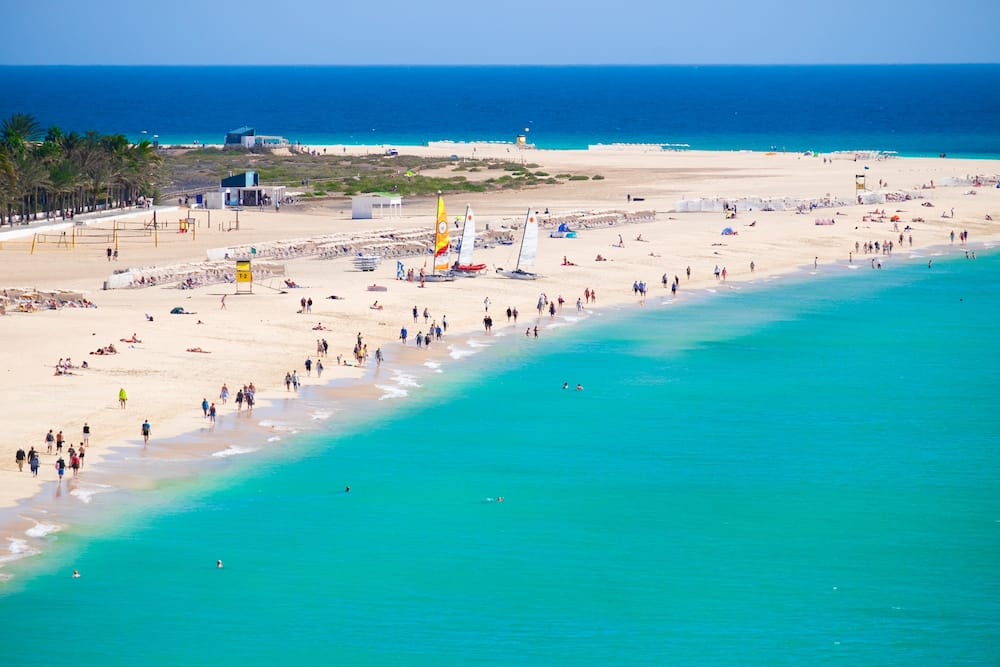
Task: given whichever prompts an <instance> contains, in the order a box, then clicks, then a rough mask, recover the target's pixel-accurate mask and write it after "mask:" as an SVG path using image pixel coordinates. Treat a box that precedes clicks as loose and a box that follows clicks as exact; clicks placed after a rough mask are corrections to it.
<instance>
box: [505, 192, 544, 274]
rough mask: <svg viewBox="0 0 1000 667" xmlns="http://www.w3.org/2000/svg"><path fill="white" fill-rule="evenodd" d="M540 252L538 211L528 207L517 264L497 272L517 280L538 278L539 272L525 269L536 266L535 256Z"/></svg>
mask: <svg viewBox="0 0 1000 667" xmlns="http://www.w3.org/2000/svg"><path fill="white" fill-rule="evenodd" d="M537 254H538V213H532V212H531V209H530V208H529V209H528V214H527V215H526V216H525V217H524V230H523V232H522V234H521V250H520V251H519V252H518V254H517V266H516V267H514V270H513V271H504V270H503V269H497V273H499V274H500V275H502V276H504V277H506V278H515V279H517V280H536V279H537V278H538V274H537V273H531V272H530V271H525V269H530V268H532V267H533V266H535V256H536V255H537Z"/></svg>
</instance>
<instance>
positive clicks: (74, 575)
mask: <svg viewBox="0 0 1000 667" xmlns="http://www.w3.org/2000/svg"><path fill="white" fill-rule="evenodd" d="M73 578H74V579H79V578H80V571H79V570H73Z"/></svg>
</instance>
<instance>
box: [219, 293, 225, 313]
mask: <svg viewBox="0 0 1000 667" xmlns="http://www.w3.org/2000/svg"><path fill="white" fill-rule="evenodd" d="M225 309H226V295H225V294H223V295H222V301H220V302H219V310H225Z"/></svg>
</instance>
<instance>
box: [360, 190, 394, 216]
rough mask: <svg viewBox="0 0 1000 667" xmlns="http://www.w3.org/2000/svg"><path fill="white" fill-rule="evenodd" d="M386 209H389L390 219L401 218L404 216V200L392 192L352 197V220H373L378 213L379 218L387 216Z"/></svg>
mask: <svg viewBox="0 0 1000 667" xmlns="http://www.w3.org/2000/svg"><path fill="white" fill-rule="evenodd" d="M386 209H389V217H390V218H399V217H402V215H403V198H402V197H401V196H400V195H396V194H392V193H391V192H369V193H366V194H363V195H358V196H356V197H351V219H352V220H371V219H372V218H374V217H375V211H376V210H377V211H378V214H379V217H380V218H383V217H385V216H386Z"/></svg>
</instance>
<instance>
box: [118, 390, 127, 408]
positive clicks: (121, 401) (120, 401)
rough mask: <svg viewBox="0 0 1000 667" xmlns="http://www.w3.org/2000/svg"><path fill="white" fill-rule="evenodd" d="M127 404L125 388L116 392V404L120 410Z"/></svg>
mask: <svg viewBox="0 0 1000 667" xmlns="http://www.w3.org/2000/svg"><path fill="white" fill-rule="evenodd" d="M127 402H128V394H127V393H125V388H124V387H122V388H121V389H119V390H118V404H119V405H121V406H122V410H124V409H125V403H127Z"/></svg>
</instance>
